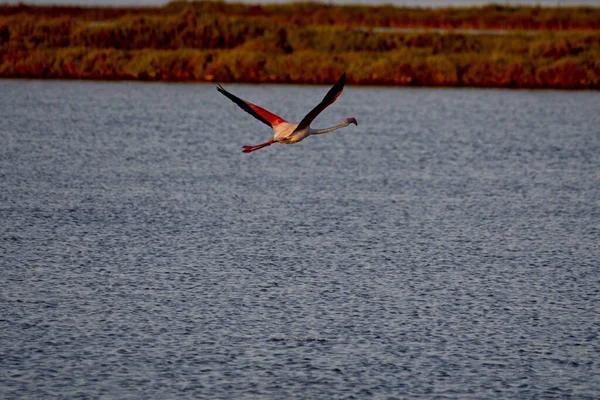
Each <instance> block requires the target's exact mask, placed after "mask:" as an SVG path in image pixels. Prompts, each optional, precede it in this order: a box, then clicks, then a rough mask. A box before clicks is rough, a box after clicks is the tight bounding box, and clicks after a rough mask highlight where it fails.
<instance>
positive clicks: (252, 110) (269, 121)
mask: <svg viewBox="0 0 600 400" xmlns="http://www.w3.org/2000/svg"><path fill="white" fill-rule="evenodd" d="M217 90H218V91H219V93H221V94H223V95H224V96H225V97H227V98H228V99H229V100H231V101H233V102H234V103H235V104H237V105H238V106H240V108H241V109H242V110H244V111H246V112H247V113H248V114H250V115H252V116H253V117H254V118H256V119H257V120H259V121H260V122H262V123H264V124H266V125H268V126H270V127H271V128H273V127H275V126H276V125H279V124H280V123H282V122H287V121H286V120H284V119H282V118H280V117H278V116H277V115H275V114H272V113H270V112H268V111H267V110H265V109H264V108H262V107H259V106H257V105H256V104H252V103H250V102H249V101H246V100H242V99H240V98H239V97H237V96H235V95H233V94H231V93H229V92H228V91H227V90H225V89H223V87H222V86H221V85H219V86H217Z"/></svg>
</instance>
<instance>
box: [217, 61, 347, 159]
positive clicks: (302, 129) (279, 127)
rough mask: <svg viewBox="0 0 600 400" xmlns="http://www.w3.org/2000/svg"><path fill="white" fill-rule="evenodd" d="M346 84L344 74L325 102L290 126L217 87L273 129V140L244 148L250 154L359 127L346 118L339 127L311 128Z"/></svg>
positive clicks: (284, 121)
mask: <svg viewBox="0 0 600 400" xmlns="http://www.w3.org/2000/svg"><path fill="white" fill-rule="evenodd" d="M344 83H346V73H343V74H342V76H341V77H340V79H338V81H337V82H336V84H335V85H333V87H332V88H331V89H329V92H327V94H326V95H325V97H324V98H323V100H322V101H321V102H320V103H319V104H318V105H317V106H316V107H315V108H313V109H312V110H311V112H309V113H308V114H306V116H305V117H304V118H302V121H300V123H299V124H290V123H289V122H287V121H286V120H284V119H283V118H280V117H278V116H277V115H275V114H272V113H270V112H268V111H267V110H265V109H264V108H261V107H259V106H257V105H255V104H252V103H250V102H248V101H245V100H242V99H240V98H239V97H237V96H234V95H233V94H231V93H229V92H228V91H226V90H225V89H223V87H222V86H221V85H219V86H218V87H217V90H218V91H219V92H220V93H222V94H223V95H225V96H226V97H227V98H229V100H231V101H233V102H234V103H235V104H237V105H238V106H240V108H241V109H242V110H244V111H246V112H247V113H248V114H250V115H252V116H253V117H254V118H256V119H257V120H259V121H261V122H263V123H265V124H267V125H269V126H270V127H271V128H272V129H273V139H271V140H269V141H267V142H264V143H261V144H257V145H254V146H243V147H242V148H243V150H242V151H243V152H244V153H250V152H251V151H254V150H258V149H262V148H263V147H267V146H270V145H272V144H273V143H282V144H292V143H298V142H299V141H301V140H303V139H305V138H307V137H309V136H310V135H320V134H322V133H327V132H331V131H335V130H336V129H340V128H345V127H347V126H348V125H350V124H354V125H358V122H357V121H356V118H345V119H344V120H343V121H342V122H341V123H339V124H338V125H335V126H332V127H331V128H326V129H312V128H311V127H310V124H311V122H313V120H314V119H315V118H317V116H318V115H319V114H320V113H321V112H322V111H323V110H324V109H325V108H327V107H328V106H329V105H331V104H333V102H334V101H336V100H337V98H338V97H339V96H340V94H342V91H343V90H344Z"/></svg>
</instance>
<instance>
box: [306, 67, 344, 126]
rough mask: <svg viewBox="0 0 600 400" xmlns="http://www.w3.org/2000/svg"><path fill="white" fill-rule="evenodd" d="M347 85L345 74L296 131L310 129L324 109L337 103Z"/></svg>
mask: <svg viewBox="0 0 600 400" xmlns="http://www.w3.org/2000/svg"><path fill="white" fill-rule="evenodd" d="M345 83H346V73H345V72H344V73H343V74H342V76H341V77H340V79H338V81H337V82H336V83H335V85H333V87H332V88H331V89H329V92H327V94H326V95H325V97H324V98H323V100H321V102H320V103H319V104H318V105H317V106H316V107H315V108H313V109H312V110H311V112H309V113H308V114H306V116H305V117H304V118H303V119H302V121H300V123H299V124H298V127H297V128H296V130H297V131H299V130H302V129H305V128H308V126H309V125H310V124H311V122H313V120H314V119H315V118H317V116H318V115H319V114H321V112H322V111H323V110H324V109H326V108H327V107H328V106H330V105H331V104H333V102H334V101H336V100H337V98H338V97H340V94H342V91H343V90H344V84H345Z"/></svg>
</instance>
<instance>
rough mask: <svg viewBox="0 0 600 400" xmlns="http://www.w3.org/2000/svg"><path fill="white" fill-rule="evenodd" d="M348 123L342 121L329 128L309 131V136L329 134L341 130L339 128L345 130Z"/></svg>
mask: <svg viewBox="0 0 600 400" xmlns="http://www.w3.org/2000/svg"><path fill="white" fill-rule="evenodd" d="M348 125H349V124H348V121H343V122H340V123H339V124H337V125H335V126H332V127H331V128H325V129H314V130H312V129H311V131H310V134H311V135H320V134H321V133H327V132H331V131H335V130H336V129H341V128H345V127H347V126H348Z"/></svg>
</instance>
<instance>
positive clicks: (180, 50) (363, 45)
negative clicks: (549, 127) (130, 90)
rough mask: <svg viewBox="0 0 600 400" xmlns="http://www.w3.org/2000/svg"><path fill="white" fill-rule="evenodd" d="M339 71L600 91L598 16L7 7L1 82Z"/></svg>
mask: <svg viewBox="0 0 600 400" xmlns="http://www.w3.org/2000/svg"><path fill="white" fill-rule="evenodd" d="M300 17H301V18H302V19H301V20H300ZM381 28H394V29H381ZM396 28H410V29H399V30H397V29H396ZM414 28H423V29H422V30H411V29H414ZM433 28H435V29H450V30H448V31H439V30H432V29H433ZM455 28H460V29H480V30H481V29H483V30H487V29H494V30H498V29H502V32H496V31H490V32H485V31H478V32H477V33H476V34H472V33H469V32H464V31H462V30H454V29H455ZM524 29H525V30H526V31H522V30H524ZM342 71H346V72H347V74H348V83H353V84H376V85H427V86H480V87H519V88H565V89H577V88H590V89H600V8H589V7H588V8H585V7H576V8H561V9H560V11H557V9H555V8H548V9H547V8H540V7H502V6H488V7H482V8H442V9H422V8H395V7H391V6H382V7H370V6H332V5H325V4H318V3H294V4H283V5H269V6H257V5H244V4H234V3H223V2H206V1H203V2H182V1H178V2H173V3H169V4H167V5H166V6H164V7H147V8H82V7H34V6H23V5H18V6H0V77H1V78H60V79H69V78H76V79H111V80H116V79H140V80H165V81H219V82H294V83H332V82H334V81H335V80H336V79H337V78H338V77H339V74H340V73H341V72H342Z"/></svg>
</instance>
